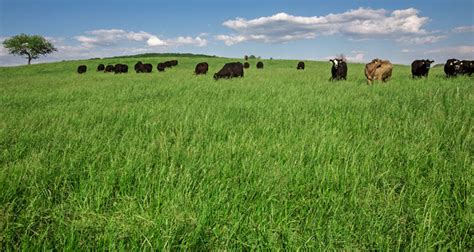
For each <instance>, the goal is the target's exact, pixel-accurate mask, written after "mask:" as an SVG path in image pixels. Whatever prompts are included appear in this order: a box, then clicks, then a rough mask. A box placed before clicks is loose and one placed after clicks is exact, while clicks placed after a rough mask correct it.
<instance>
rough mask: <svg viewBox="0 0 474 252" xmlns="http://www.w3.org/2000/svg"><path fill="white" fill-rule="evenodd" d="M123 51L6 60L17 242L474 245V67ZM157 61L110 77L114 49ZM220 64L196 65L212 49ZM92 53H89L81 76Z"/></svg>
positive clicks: (12, 236)
mask: <svg viewBox="0 0 474 252" xmlns="http://www.w3.org/2000/svg"><path fill="white" fill-rule="evenodd" d="M174 58H175V56H173V55H166V56H165V57H163V56H161V57H143V58H142V57H138V58H137V57H131V58H128V57H127V58H110V59H102V60H83V61H71V62H58V63H50V64H37V65H31V66H21V67H9V68H0V76H1V78H0V103H1V107H2V109H0V118H1V119H0V149H1V152H0V207H1V208H0V248H3V250H19V249H22V250H40V249H41V250H42V249H58V250H62V249H64V250H84V249H85V250H89V249H97V248H98V249H106V250H118V249H123V250H129V249H134V250H137V249H153V250H155V249H157V250H161V249H163V248H164V249H169V250H176V249H189V250H220V249H229V248H230V249H232V248H234V249H239V250H240V249H244V250H247V249H248V250H261V249H263V248H265V249H271V250H280V249H281V250H286V249H289V250H293V249H299V248H301V249H306V250H327V249H329V250H336V249H337V250H371V249H377V250H389V249H393V248H394V249H396V250H400V249H402V250H404V249H407V250H412V249H414V250H425V249H445V248H451V249H454V250H468V249H471V248H472V247H474V244H473V240H472V199H471V195H472V189H471V184H472V175H473V169H472V157H473V150H474V148H473V138H472V137H473V135H472V132H473V126H472V118H474V117H473V108H474V99H473V97H474V96H473V93H474V86H473V85H472V84H473V82H472V78H471V79H470V78H467V77H460V78H454V79H446V78H445V77H444V74H443V69H442V68H435V69H432V71H431V73H430V76H429V78H428V79H422V80H412V79H411V74H410V68H409V67H408V66H399V65H396V66H395V68H394V74H393V77H392V80H391V81H390V82H388V83H386V84H376V85H373V86H368V85H366V84H365V77H364V74H363V69H364V65H363V64H349V76H348V81H344V82H330V81H328V79H329V77H330V64H329V63H327V62H312V61H307V62H306V69H305V70H304V71H297V70H296V64H297V61H294V60H263V62H264V63H265V68H264V69H263V70H257V69H255V63H256V61H251V65H252V66H251V68H250V69H249V70H246V71H245V76H244V78H241V79H232V80H219V81H214V80H213V79H212V75H213V73H214V72H217V71H218V70H219V68H220V67H221V66H222V65H223V64H224V63H225V62H228V61H232V59H223V58H208V57H206V58H204V57H179V58H178V60H179V65H178V66H177V67H176V68H173V69H169V70H167V71H166V72H164V73H158V72H157V71H156V64H157V63H158V62H161V61H165V60H170V59H174ZM138 60H142V61H143V62H149V63H153V65H154V67H155V68H154V69H153V73H151V74H136V73H134V72H130V73H128V74H122V75H120V74H118V75H115V74H105V73H102V72H96V71H95V68H96V67H97V65H98V64H99V63H104V64H108V63H126V64H128V65H129V67H130V69H133V64H134V63H135V62H137V61H138ZM202 61H207V62H208V63H209V65H210V70H209V74H208V75H206V76H195V75H193V70H194V66H195V65H196V63H198V62H202ZM79 64H85V65H87V66H88V71H87V73H86V74H84V75H78V74H77V73H76V68H77V66H78V65H79Z"/></svg>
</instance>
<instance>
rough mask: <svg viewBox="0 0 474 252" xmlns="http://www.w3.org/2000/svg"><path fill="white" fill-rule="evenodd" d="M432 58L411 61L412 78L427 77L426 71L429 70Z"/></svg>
mask: <svg viewBox="0 0 474 252" xmlns="http://www.w3.org/2000/svg"><path fill="white" fill-rule="evenodd" d="M433 62H434V61H433V60H429V59H427V60H415V61H413V63H411V76H412V78H413V79H414V78H416V77H425V78H426V77H428V73H429V72H430V67H431V64H433Z"/></svg>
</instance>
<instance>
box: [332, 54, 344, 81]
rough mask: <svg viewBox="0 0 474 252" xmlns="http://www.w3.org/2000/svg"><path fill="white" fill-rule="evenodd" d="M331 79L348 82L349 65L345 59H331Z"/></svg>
mask: <svg viewBox="0 0 474 252" xmlns="http://www.w3.org/2000/svg"><path fill="white" fill-rule="evenodd" d="M329 61H330V62H331V63H332V68H331V79H330V80H333V81H334V80H336V81H337V80H346V79H347V64H346V61H345V60H344V59H338V58H335V59H331V60H329Z"/></svg>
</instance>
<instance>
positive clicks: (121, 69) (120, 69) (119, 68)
mask: <svg viewBox="0 0 474 252" xmlns="http://www.w3.org/2000/svg"><path fill="white" fill-rule="evenodd" d="M114 70H115V73H116V74H120V73H128V66H127V65H125V64H116V65H115V67H114Z"/></svg>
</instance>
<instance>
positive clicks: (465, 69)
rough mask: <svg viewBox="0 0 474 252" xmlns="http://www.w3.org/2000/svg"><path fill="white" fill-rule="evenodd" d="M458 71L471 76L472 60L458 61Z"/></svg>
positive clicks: (473, 64)
mask: <svg viewBox="0 0 474 252" xmlns="http://www.w3.org/2000/svg"><path fill="white" fill-rule="evenodd" d="M459 73H460V74H463V75H468V76H471V75H472V73H474V61H472V60H463V61H461V63H459Z"/></svg>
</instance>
